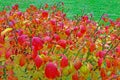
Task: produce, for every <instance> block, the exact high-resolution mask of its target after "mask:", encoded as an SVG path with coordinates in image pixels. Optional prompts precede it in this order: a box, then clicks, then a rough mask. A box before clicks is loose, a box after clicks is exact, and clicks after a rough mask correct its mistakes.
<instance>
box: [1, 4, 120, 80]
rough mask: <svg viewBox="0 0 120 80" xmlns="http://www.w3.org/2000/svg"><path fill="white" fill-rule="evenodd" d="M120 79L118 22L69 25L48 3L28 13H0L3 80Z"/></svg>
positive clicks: (15, 9) (89, 20)
mask: <svg viewBox="0 0 120 80" xmlns="http://www.w3.org/2000/svg"><path fill="white" fill-rule="evenodd" d="M59 4H61V3H59ZM63 5H64V4H63V3H62V4H61V6H63ZM119 75H120V18H118V19H116V20H112V19H110V18H109V17H108V15H106V14H103V15H102V16H101V18H100V20H99V22H97V21H94V20H93V17H92V16H90V15H81V16H78V17H77V18H76V19H74V20H71V19H68V18H67V17H66V14H65V13H64V12H63V11H62V10H60V9H58V6H57V5H54V6H49V5H48V4H46V5H45V6H43V7H42V8H40V9H38V8H37V7H36V6H34V5H30V7H29V8H27V9H26V11H24V12H22V11H20V10H19V6H18V5H17V4H16V5H14V6H12V8H11V10H9V11H6V10H3V11H1V12H0V80H87V79H88V80H100V79H102V80H111V79H115V80H120V76H119Z"/></svg>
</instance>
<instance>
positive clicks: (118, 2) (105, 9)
mask: <svg viewBox="0 0 120 80" xmlns="http://www.w3.org/2000/svg"><path fill="white" fill-rule="evenodd" d="M59 1H63V2H64V3H65V12H66V11H67V10H68V9H69V11H68V12H67V13H66V14H67V16H68V17H69V18H73V16H74V15H76V14H81V9H84V13H85V14H89V13H92V14H93V15H94V17H95V19H96V20H98V19H99V18H100V16H101V15H102V14H103V13H107V14H109V16H110V18H112V19H116V18H118V17H120V0H0V10H2V9H3V7H4V6H12V5H13V4H15V3H17V4H19V6H20V9H21V10H22V11H24V10H25V9H26V8H27V7H29V5H30V4H34V5H36V6H37V7H39V6H40V3H43V4H44V3H48V4H54V3H55V2H59Z"/></svg>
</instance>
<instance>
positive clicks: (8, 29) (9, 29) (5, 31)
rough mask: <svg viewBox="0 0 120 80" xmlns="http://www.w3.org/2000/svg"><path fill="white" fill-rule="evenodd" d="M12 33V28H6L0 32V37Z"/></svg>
mask: <svg viewBox="0 0 120 80" xmlns="http://www.w3.org/2000/svg"><path fill="white" fill-rule="evenodd" d="M10 31H12V28H6V29H5V30H4V31H2V32H1V36H4V35H5V34H6V33H8V32H10Z"/></svg>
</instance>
